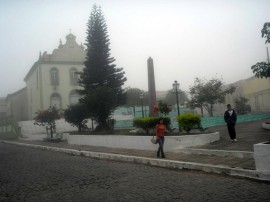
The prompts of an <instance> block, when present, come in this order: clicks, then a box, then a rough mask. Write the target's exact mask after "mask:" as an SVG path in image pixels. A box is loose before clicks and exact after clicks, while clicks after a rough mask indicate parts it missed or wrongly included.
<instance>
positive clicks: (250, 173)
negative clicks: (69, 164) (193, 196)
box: [1, 141, 270, 182]
mask: <svg viewBox="0 0 270 202" xmlns="http://www.w3.org/2000/svg"><path fill="white" fill-rule="evenodd" d="M1 142H2V143H6V144H13V145H18V146H25V147H31V148H36V149H43V150H49V151H57V152H63V153H66V154H71V155H76V156H85V157H91V158H98V159H106V160H114V161H123V162H131V163H140V164H145V165H151V166H157V167H162V168H170V169H177V170H182V169H188V170H197V171H204V172H207V173H216V174H225V175H229V176H235V177H243V178H248V179H253V180H259V181H267V182H270V172H259V171H257V170H248V169H241V168H230V167H227V166H219V165H210V164H200V163H193V162H184V161H174V160H166V159H154V158H145V157H137V156H128V155H119V154H110V153H100V152H91V151H83V150H81V151H80V150H75V149H66V148H59V147H49V146H43V145H34V144H26V143H19V142H11V141H1Z"/></svg>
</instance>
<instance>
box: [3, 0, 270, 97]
mask: <svg viewBox="0 0 270 202" xmlns="http://www.w3.org/2000/svg"><path fill="white" fill-rule="evenodd" d="M94 3H96V4H97V5H100V6H101V8H102V11H103V14H104V16H105V19H106V23H107V27H108V34H109V38H110V42H111V46H110V48H111V56H112V57H114V58H115V59H116V61H115V64H116V65H117V66H118V67H123V68H124V71H125V72H126V77H127V79H128V80H127V82H126V84H125V87H132V88H139V89H142V90H145V91H147V90H148V80H147V59H148V57H152V58H153V60H154V70H155V81H156V90H158V91H164V90H170V89H172V83H173V82H174V80H177V81H178V82H179V83H180V88H181V89H182V90H184V91H188V90H189V87H190V86H191V85H193V82H194V80H195V77H199V78H206V79H210V78H212V77H218V78H222V79H223V81H224V82H225V84H229V83H233V82H236V81H238V80H241V79H246V78H249V77H251V76H253V73H252V70H251V69H250V67H251V66H252V65H254V64H256V63H257V62H262V61H266V58H267V55H266V47H267V46H266V44H265V39H263V38H261V29H262V28H263V24H264V23H265V22H269V21H270V12H269V8H270V1H269V0H237V1H235V0H220V1H215V0H204V1H201V0H189V1H187V0H166V1H165V0H147V1H143V0H137V1H132V0H113V1H112V0H96V1H92V0H57V1H55V0H44V1H42V0H1V1H0V16H1V17H0V26H1V29H0V34H1V37H0V43H1V49H0V63H1V64H0V68H1V79H0V86H1V88H0V97H5V96H7V94H11V93H14V92H16V91H18V90H20V89H21V88H23V87H25V82H24V77H25V76H26V74H27V72H28V71H29V70H30V68H31V67H32V65H33V64H34V62H35V61H37V60H38V58H39V52H40V51H41V53H43V52H44V51H47V52H48V53H49V54H50V53H52V51H53V50H54V49H56V48H57V47H58V45H59V41H60V39H61V40H62V42H63V43H65V42H66V39H65V37H66V35H67V34H69V33H70V32H71V33H72V34H74V35H75V36H76V41H77V43H78V44H81V43H82V44H84V43H85V39H86V29H87V26H86V25H87V22H88V19H89V15H90V12H91V10H92V7H93V4H94Z"/></svg>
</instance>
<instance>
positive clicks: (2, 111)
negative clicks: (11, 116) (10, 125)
mask: <svg viewBox="0 0 270 202" xmlns="http://www.w3.org/2000/svg"><path fill="white" fill-rule="evenodd" d="M5 99H6V98H0V120H1V119H3V118H5V117H6V116H7V104H6V100H5Z"/></svg>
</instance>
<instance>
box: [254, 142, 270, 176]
mask: <svg viewBox="0 0 270 202" xmlns="http://www.w3.org/2000/svg"><path fill="white" fill-rule="evenodd" d="M253 147H254V159H255V165H256V170H262V171H270V144H264V143H258V144H254V145H253Z"/></svg>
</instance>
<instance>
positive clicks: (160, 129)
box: [156, 119, 166, 158]
mask: <svg viewBox="0 0 270 202" xmlns="http://www.w3.org/2000/svg"><path fill="white" fill-rule="evenodd" d="M165 132H166V127H165V125H164V124H163V119H160V120H159V123H158V124H157V125H156V141H157V143H158V145H159V147H158V151H157V157H161V158H165V155H164V151H163V146H164V141H165V138H164V135H165Z"/></svg>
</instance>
